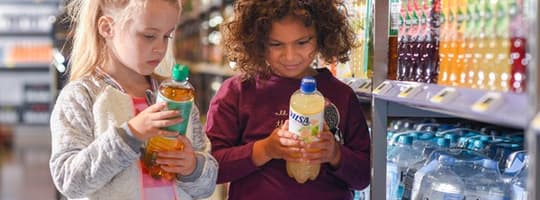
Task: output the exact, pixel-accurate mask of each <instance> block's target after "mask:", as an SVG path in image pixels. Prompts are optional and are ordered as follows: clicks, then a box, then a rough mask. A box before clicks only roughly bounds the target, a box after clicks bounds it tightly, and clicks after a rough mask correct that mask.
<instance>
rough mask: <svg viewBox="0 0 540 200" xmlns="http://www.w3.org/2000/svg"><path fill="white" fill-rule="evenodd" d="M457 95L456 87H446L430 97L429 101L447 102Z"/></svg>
mask: <svg viewBox="0 0 540 200" xmlns="http://www.w3.org/2000/svg"><path fill="white" fill-rule="evenodd" d="M457 95H458V92H457V91H456V88H453V87H447V88H444V89H442V90H441V91H439V92H438V93H437V94H435V96H433V97H431V99H430V101H431V102H433V103H448V102H450V101H452V100H453V99H454V98H456V96H457Z"/></svg>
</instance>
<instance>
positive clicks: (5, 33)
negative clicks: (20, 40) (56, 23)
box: [0, 30, 52, 37]
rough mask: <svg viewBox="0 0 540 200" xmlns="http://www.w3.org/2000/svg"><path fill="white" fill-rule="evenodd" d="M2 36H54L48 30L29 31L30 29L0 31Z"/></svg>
mask: <svg viewBox="0 0 540 200" xmlns="http://www.w3.org/2000/svg"><path fill="white" fill-rule="evenodd" d="M0 37H52V35H51V33H50V32H48V31H43V32H28V31H5V30H4V31H0Z"/></svg>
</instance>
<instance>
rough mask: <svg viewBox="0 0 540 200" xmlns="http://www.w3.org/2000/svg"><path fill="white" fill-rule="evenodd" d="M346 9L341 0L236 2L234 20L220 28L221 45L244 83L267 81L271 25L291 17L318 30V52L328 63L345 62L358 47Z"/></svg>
mask: <svg viewBox="0 0 540 200" xmlns="http://www.w3.org/2000/svg"><path fill="white" fill-rule="evenodd" d="M345 8H346V7H345V6H344V5H343V2H342V0H263V1H261V0H237V1H235V5H234V18H233V19H232V20H231V21H229V22H226V23H224V24H222V25H221V27H220V29H221V32H222V35H223V42H222V44H221V45H222V48H223V50H224V51H225V55H226V56H227V58H228V59H229V60H230V61H234V62H236V64H237V65H236V66H237V69H238V70H240V72H241V73H242V76H243V80H247V79H251V78H254V77H255V76H261V77H262V78H267V77H269V75H270V73H271V71H270V67H268V66H267V65H266V63H265V53H266V51H267V47H268V44H267V41H268V35H269V32H270V28H271V26H272V22H275V21H279V20H281V19H283V18H284V17H286V16H291V15H292V16H295V17H298V18H299V19H301V20H302V21H303V22H304V24H305V25H306V27H309V26H312V25H313V26H314V27H315V32H316V34H317V45H318V46H317V51H318V52H319V54H320V56H321V57H322V58H323V59H324V60H325V61H326V62H328V63H330V62H335V61H339V62H346V61H348V60H349V51H350V50H351V48H353V47H354V46H355V45H356V44H355V34H354V32H353V31H352V29H351V27H350V25H349V23H348V19H347V11H346V9H345Z"/></svg>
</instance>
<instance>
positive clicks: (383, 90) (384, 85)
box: [373, 81, 392, 95]
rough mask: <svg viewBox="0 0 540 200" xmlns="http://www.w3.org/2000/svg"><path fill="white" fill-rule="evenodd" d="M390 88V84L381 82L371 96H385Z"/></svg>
mask: <svg viewBox="0 0 540 200" xmlns="http://www.w3.org/2000/svg"><path fill="white" fill-rule="evenodd" d="M391 88H392V84H391V83H389V82H386V81H385V82H382V83H381V84H380V85H379V86H377V88H375V89H374V90H373V94H379V95H380V94H385V93H387V92H388V91H389V90H390V89H391Z"/></svg>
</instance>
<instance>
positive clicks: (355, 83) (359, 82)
mask: <svg viewBox="0 0 540 200" xmlns="http://www.w3.org/2000/svg"><path fill="white" fill-rule="evenodd" d="M366 81H367V80H366V79H353V80H351V82H350V83H349V86H350V87H351V88H352V89H353V90H354V91H361V90H362V88H363V87H364V86H365V85H366Z"/></svg>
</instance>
